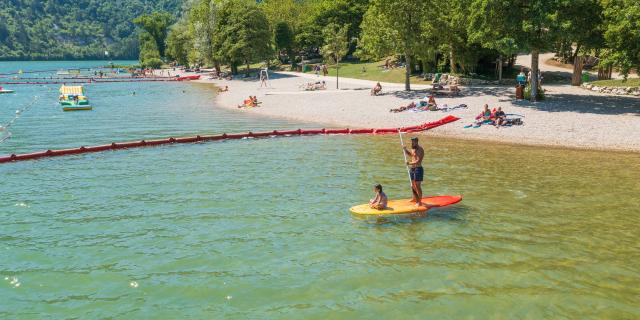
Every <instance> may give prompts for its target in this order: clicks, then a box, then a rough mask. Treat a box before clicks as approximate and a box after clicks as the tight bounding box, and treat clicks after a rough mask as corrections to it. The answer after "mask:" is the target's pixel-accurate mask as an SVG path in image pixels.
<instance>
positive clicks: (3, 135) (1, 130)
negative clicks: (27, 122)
mask: <svg viewBox="0 0 640 320" xmlns="http://www.w3.org/2000/svg"><path fill="white" fill-rule="evenodd" d="M38 99H39V97H38V96H34V97H33V100H31V102H29V103H27V104H25V105H24V107H22V108H20V109H18V110H16V113H15V115H14V116H13V119H11V120H9V122H6V123H4V124H2V125H0V143H2V142H5V141H6V140H7V139H9V138H11V131H9V128H11V126H12V125H13V124H14V123H15V122H16V120H18V118H20V116H22V114H23V113H24V112H26V111H27V110H29V109H30V108H31V107H33V106H34V105H35V104H36V102H38Z"/></svg>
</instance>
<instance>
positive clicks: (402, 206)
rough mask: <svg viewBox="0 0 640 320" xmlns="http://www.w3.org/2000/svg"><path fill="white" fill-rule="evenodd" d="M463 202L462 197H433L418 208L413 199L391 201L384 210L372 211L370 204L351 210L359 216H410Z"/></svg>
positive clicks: (427, 198)
mask: <svg viewBox="0 0 640 320" xmlns="http://www.w3.org/2000/svg"><path fill="white" fill-rule="evenodd" d="M460 201H462V196H433V197H424V198H422V204H423V205H422V206H419V207H416V204H415V203H413V202H411V199H401V200H389V202H387V208H386V209H383V210H377V209H372V208H370V207H369V204H368V203H366V204H361V205H358V206H355V207H351V209H349V210H350V211H351V213H353V214H357V215H364V216H367V215H370V216H379V215H395V214H410V213H417V212H425V211H427V210H429V209H431V208H440V207H446V206H450V205H452V204H456V203H458V202H460Z"/></svg>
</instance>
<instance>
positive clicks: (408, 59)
mask: <svg viewBox="0 0 640 320" xmlns="http://www.w3.org/2000/svg"><path fill="white" fill-rule="evenodd" d="M404 56H405V61H404V69H405V74H404V90H407V91H409V90H411V56H410V55H409V54H406V53H405V55H404Z"/></svg>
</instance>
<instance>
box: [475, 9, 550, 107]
mask: <svg viewBox="0 0 640 320" xmlns="http://www.w3.org/2000/svg"><path fill="white" fill-rule="evenodd" d="M559 1H560V0H514V1H503V0H474V3H473V10H471V12H472V16H473V18H472V19H471V20H472V21H473V25H474V26H473V28H477V29H478V31H477V32H478V33H480V34H484V35H490V34H492V33H494V34H495V35H496V38H497V39H509V38H513V39H514V40H515V43H516V44H517V45H518V47H519V48H521V49H524V50H527V51H529V52H531V83H532V84H533V85H532V86H531V100H532V101H535V100H537V98H538V97H539V96H540V95H539V94H538V89H539V87H538V85H537V84H538V70H539V68H538V65H539V57H540V52H541V51H543V50H546V49H549V48H550V47H551V46H552V44H553V43H555V41H556V39H557V38H558V20H557V12H558V8H559ZM492 29H494V30H492ZM481 38H484V37H481Z"/></svg>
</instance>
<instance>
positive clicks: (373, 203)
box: [369, 184, 387, 210]
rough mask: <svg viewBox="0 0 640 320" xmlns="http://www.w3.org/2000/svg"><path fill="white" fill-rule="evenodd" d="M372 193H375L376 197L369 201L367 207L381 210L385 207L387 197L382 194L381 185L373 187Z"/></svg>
mask: <svg viewBox="0 0 640 320" xmlns="http://www.w3.org/2000/svg"><path fill="white" fill-rule="evenodd" d="M373 192H375V193H376V197H375V198H373V199H371V200H370V201H369V207H371V208H372V209H378V210H383V209H384V208H386V207H387V195H386V194H384V192H382V185H380V184H376V185H375V187H373Z"/></svg>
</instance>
